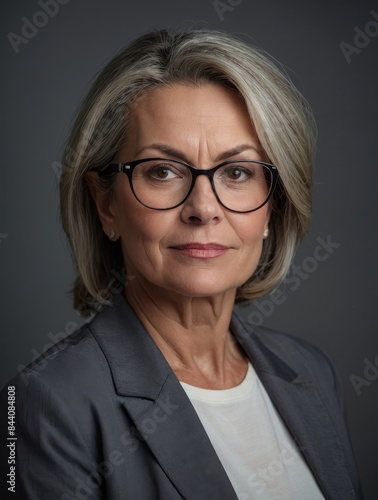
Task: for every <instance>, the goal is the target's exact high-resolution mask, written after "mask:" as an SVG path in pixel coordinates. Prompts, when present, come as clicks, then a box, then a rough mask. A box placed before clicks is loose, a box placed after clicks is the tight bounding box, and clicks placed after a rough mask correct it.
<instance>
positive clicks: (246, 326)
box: [233, 314, 340, 392]
mask: <svg viewBox="0 0 378 500" xmlns="http://www.w3.org/2000/svg"><path fill="white" fill-rule="evenodd" d="M233 320H234V325H236V336H237V337H238V340H239V342H240V343H241V344H242V345H243V344H244V345H245V346H248V347H249V349H250V350H251V351H252V352H254V353H258V357H259V359H261V358H262V357H265V359H268V360H269V361H270V364H271V365H275V366H277V364H282V363H284V364H285V365H286V366H288V367H290V369H291V370H293V371H294V372H295V373H297V374H298V376H300V378H301V379H302V380H308V381H315V382H316V383H317V384H318V385H319V384H321V385H323V386H327V387H328V388H329V387H334V388H336V390H337V392H339V390H340V382H339V379H338V376H337V374H336V372H335V369H334V367H333V364H332V362H331V361H330V359H329V358H328V356H327V355H326V354H325V353H324V352H323V351H322V350H321V349H319V348H318V347H316V346H315V345H313V344H312V343H310V342H308V341H306V340H304V339H302V338H299V337H296V336H294V335H291V334H288V333H285V332H282V331H277V330H274V329H271V328H267V327H263V326H256V325H252V324H250V323H248V322H246V321H245V320H243V319H242V318H241V316H240V315H238V314H234V316H233Z"/></svg>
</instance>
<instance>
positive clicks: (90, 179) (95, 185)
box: [85, 172, 119, 241]
mask: <svg viewBox="0 0 378 500" xmlns="http://www.w3.org/2000/svg"><path fill="white" fill-rule="evenodd" d="M85 181H86V183H87V186H88V189H89V191H90V193H91V196H92V199H93V201H94V203H95V205H96V208H97V213H98V216H99V218H100V221H101V224H102V229H103V231H104V233H105V234H106V235H107V236H108V237H109V238H110V239H111V240H112V241H115V240H117V239H118V238H119V230H118V225H117V222H116V217H115V212H114V204H113V202H112V200H111V199H110V198H109V195H108V194H107V193H106V192H105V191H104V190H103V189H102V188H101V187H100V185H99V181H98V175H97V172H86V174H85Z"/></svg>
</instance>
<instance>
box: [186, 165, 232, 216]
mask: <svg viewBox="0 0 378 500" xmlns="http://www.w3.org/2000/svg"><path fill="white" fill-rule="evenodd" d="M181 218H182V220H183V221H184V222H185V223H187V224H209V223H213V224H218V223H219V222H221V220H222V219H223V218H224V212H223V207H222V206H221V205H220V203H219V202H218V200H217V198H216V196H215V193H214V192H213V188H212V186H211V183H210V179H209V178H208V177H207V176H206V175H200V176H198V177H197V179H196V181H195V183H194V186H193V189H192V192H191V193H190V195H189V197H188V199H187V200H186V201H185V202H184V204H183V206H182V211H181Z"/></svg>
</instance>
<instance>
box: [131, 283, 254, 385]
mask: <svg viewBox="0 0 378 500" xmlns="http://www.w3.org/2000/svg"><path fill="white" fill-rule="evenodd" d="M235 293H236V290H234V289H233V290H228V291H226V292H224V293H222V294H220V295H217V296H215V297H186V296H183V295H179V294H177V293H174V292H171V291H168V290H162V289H161V288H158V287H154V286H151V284H148V286H147V285H146V284H144V283H143V282H141V281H139V280H135V281H133V282H132V285H131V283H130V285H129V286H128V287H127V289H126V298H127V300H128V302H129V304H130V305H131V307H132V308H133V309H134V311H135V313H136V314H137V316H138V317H139V319H140V320H141V322H142V323H143V325H144V327H145V328H146V330H147V331H148V333H149V334H150V335H151V337H152V339H153V340H154V341H155V343H156V344H157V346H158V347H159V349H160V350H161V352H162V354H163V355H164V357H165V358H166V360H167V361H168V363H169V364H170V366H171V368H172V370H173V371H174V372H175V373H176V375H177V376H178V378H179V379H180V380H182V381H183V382H187V383H190V384H192V385H197V386H199V387H206V388H217V389H221V388H228V387H233V386H234V385H237V384H238V383H240V382H241V381H242V380H243V378H244V375H245V372H246V370H247V361H246V358H245V355H244V353H243V351H242V350H241V348H240V347H239V346H238V344H237V343H236V342H235V340H234V337H233V335H232V334H231V332H230V329H229V325H230V320H231V314H232V309H233V305H234V301H235Z"/></svg>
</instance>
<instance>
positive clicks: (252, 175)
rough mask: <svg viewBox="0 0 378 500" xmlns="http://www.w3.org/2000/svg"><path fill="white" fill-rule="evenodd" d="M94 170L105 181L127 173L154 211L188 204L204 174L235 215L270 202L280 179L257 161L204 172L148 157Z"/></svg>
mask: <svg viewBox="0 0 378 500" xmlns="http://www.w3.org/2000/svg"><path fill="white" fill-rule="evenodd" d="M92 170H95V171H97V172H98V175H99V176H100V177H103V178H105V177H110V176H112V175H114V174H117V173H119V172H123V173H124V174H126V175H127V177H128V179H129V183H130V187H131V190H132V192H133V193H134V196H135V198H136V199H137V200H138V201H139V202H140V203H141V204H142V205H144V206H145V207H147V208H151V209H153V210H170V209H172V208H176V207H178V206H179V205H181V204H182V203H184V202H185V200H186V199H187V198H188V197H189V195H190V193H191V192H192V190H193V187H194V184H195V182H196V179H197V178H198V177H199V176H200V175H204V176H206V177H207V178H208V179H209V181H210V184H211V187H212V190H213V192H214V195H215V197H216V199H217V200H218V202H219V203H220V204H221V205H222V206H223V207H225V208H227V209H228V210H231V211H232V212H240V213H246V212H253V211H255V210H258V209H259V208H261V207H262V206H264V205H265V204H266V203H267V201H268V200H269V198H270V197H271V195H272V193H273V191H274V188H275V186H276V184H277V179H278V171H277V167H275V166H274V165H271V164H270V163H265V162H261V161H255V160H232V161H226V162H224V163H221V164H220V165H217V166H215V167H213V168H209V169H207V170H203V169H198V168H195V167H192V166H191V165H188V164H187V163H185V162H183V161H177V160H170V159H166V158H146V159H143V160H136V161H131V162H127V163H110V164H109V165H107V166H105V167H100V168H94V169H92Z"/></svg>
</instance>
